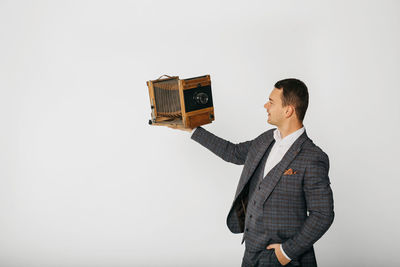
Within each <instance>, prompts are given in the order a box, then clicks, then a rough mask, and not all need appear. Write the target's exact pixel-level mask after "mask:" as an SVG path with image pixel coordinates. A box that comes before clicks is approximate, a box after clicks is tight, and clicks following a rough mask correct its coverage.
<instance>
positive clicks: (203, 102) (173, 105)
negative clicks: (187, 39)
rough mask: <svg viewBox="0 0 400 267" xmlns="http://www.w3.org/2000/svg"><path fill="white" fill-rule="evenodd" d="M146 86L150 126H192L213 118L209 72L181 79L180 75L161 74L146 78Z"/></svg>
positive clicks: (209, 121) (205, 122) (206, 122)
mask: <svg viewBox="0 0 400 267" xmlns="http://www.w3.org/2000/svg"><path fill="white" fill-rule="evenodd" d="M164 76H166V78H162V77H164ZM147 86H148V88H149V97H150V105H151V120H149V124H150V125H162V126H174V127H177V128H188V129H193V128H196V127H198V126H200V125H204V124H208V123H211V122H212V121H213V120H214V119H215V117H214V107H213V100H212V94H211V80H210V75H204V76H199V77H194V78H189V79H182V80H181V79H179V76H172V77H171V76H168V75H162V76H161V77H160V78H158V79H157V80H152V81H147Z"/></svg>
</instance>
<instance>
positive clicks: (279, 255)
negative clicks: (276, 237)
mask: <svg viewBox="0 0 400 267" xmlns="http://www.w3.org/2000/svg"><path fill="white" fill-rule="evenodd" d="M267 249H274V250H275V255H276V257H277V259H278V261H279V263H280V264H282V265H286V264H288V263H289V262H290V260H288V259H287V258H286V257H285V255H283V253H282V251H281V244H271V245H269V246H268V247H267Z"/></svg>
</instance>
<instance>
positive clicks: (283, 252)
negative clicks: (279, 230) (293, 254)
mask: <svg viewBox="0 0 400 267" xmlns="http://www.w3.org/2000/svg"><path fill="white" fill-rule="evenodd" d="M280 248H281V251H282V254H283V256H285V257H286V259H288V260H290V261H291V260H292V259H291V258H289V257H288V255H286V253H285V251H283V248H282V244H280Z"/></svg>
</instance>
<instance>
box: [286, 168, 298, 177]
mask: <svg viewBox="0 0 400 267" xmlns="http://www.w3.org/2000/svg"><path fill="white" fill-rule="evenodd" d="M296 173H297V171H293V169H292V168H290V169H287V170H286V171H285V172H284V173H283V175H293V174H296Z"/></svg>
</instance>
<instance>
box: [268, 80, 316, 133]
mask: <svg viewBox="0 0 400 267" xmlns="http://www.w3.org/2000/svg"><path fill="white" fill-rule="evenodd" d="M264 107H265V108H266V109H267V112H268V123H270V124H272V125H276V126H278V127H282V126H283V125H287V124H302V123H303V120H304V116H305V114H306V111H307V107H308V90H307V86H306V85H305V84H304V83H303V82H302V81H300V80H298V79H293V78H292V79H284V80H281V81H278V82H277V83H276V84H275V88H274V89H273V90H272V92H271V94H270V95H269V101H268V102H267V103H265V105H264Z"/></svg>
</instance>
